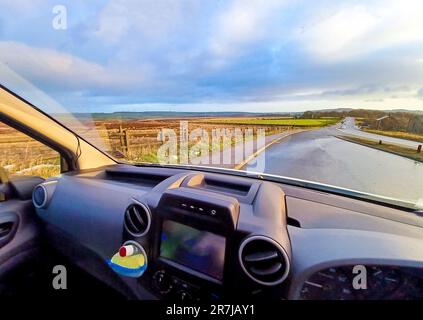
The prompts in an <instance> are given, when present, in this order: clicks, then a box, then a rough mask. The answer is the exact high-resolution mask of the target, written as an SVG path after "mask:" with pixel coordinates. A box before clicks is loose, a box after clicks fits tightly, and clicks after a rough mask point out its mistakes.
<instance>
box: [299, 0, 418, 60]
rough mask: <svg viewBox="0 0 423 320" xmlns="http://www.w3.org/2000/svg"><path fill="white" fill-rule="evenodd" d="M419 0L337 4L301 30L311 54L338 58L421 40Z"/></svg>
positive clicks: (302, 40) (385, 0)
mask: <svg viewBox="0 0 423 320" xmlns="http://www.w3.org/2000/svg"><path fill="white" fill-rule="evenodd" d="M422 30H423V1H421V0H404V1H395V0H383V1H381V0H379V1H373V2H368V1H366V2H364V3H363V4H357V5H351V6H347V7H345V6H344V7H341V8H340V9H339V10H338V11H336V12H335V13H334V14H333V15H331V16H330V17H325V18H322V20H321V21H319V22H318V23H316V24H315V25H313V26H312V27H310V28H309V29H308V30H306V31H305V32H304V34H303V35H302V37H301V39H300V41H301V42H302V44H303V46H304V47H305V48H306V50H307V51H308V52H310V53H311V54H312V55H313V56H314V57H315V58H317V59H319V60H323V61H326V62H330V61H341V60H348V59H350V58H355V57H357V56H360V55H364V54H368V53H371V52H374V51H376V50H380V49H389V48H392V47H394V46H398V45H404V44H411V43H416V42H420V43H422V42H423V32H422Z"/></svg>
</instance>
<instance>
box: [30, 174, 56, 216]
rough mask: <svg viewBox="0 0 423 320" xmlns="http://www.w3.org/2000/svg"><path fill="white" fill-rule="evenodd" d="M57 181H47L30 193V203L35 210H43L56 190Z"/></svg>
mask: <svg viewBox="0 0 423 320" xmlns="http://www.w3.org/2000/svg"><path fill="white" fill-rule="evenodd" d="M56 185H57V181H56V180H54V181H48V182H43V183H42V184H39V185H38V186H36V187H35V188H34V190H33V191H32V203H33V204H34V206H35V207H36V208H37V209H44V208H45V207H47V206H48V203H49V202H50V199H51V198H52V196H53V193H54V190H55V189H56Z"/></svg>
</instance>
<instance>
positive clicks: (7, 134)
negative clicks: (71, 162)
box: [0, 123, 60, 177]
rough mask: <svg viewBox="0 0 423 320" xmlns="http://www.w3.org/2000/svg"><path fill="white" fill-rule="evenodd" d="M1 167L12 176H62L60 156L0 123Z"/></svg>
mask: <svg viewBox="0 0 423 320" xmlns="http://www.w3.org/2000/svg"><path fill="white" fill-rule="evenodd" d="M0 166H1V167H3V168H4V169H6V170H7V171H8V172H9V174H11V175H35V176H41V177H50V176H56V175H58V174H60V157H59V154H58V153H57V152H56V151H54V150H52V149H50V148H48V147H46V146H44V145H43V144H41V143H39V142H38V141H35V140H33V139H31V138H29V137H27V136H26V135H24V134H22V133H20V132H18V131H16V130H15V129H13V128H10V127H8V126H6V125H4V124H2V123H0Z"/></svg>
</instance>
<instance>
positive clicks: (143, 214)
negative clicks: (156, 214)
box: [124, 203, 151, 237]
mask: <svg viewBox="0 0 423 320" xmlns="http://www.w3.org/2000/svg"><path fill="white" fill-rule="evenodd" d="M150 223H151V216H150V210H149V209H148V207H147V206H145V205H143V204H141V203H134V204H131V205H130V206H129V207H128V208H126V211H125V220H124V226H125V229H126V230H127V231H128V232H129V233H130V234H131V235H133V236H135V237H141V236H143V235H145V234H146V233H147V232H148V230H149V229H150Z"/></svg>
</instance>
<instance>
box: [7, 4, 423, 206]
mask: <svg viewBox="0 0 423 320" xmlns="http://www.w3.org/2000/svg"><path fill="white" fill-rule="evenodd" d="M0 6H1V10H0V84H1V85H2V86H3V87H4V88H7V89H9V90H11V91H12V92H14V93H16V94H17V95H19V96H21V97H22V98H24V99H26V100H27V101H29V102H30V103H32V104H33V105H35V106H36V107H38V108H39V109H41V110H43V111H44V112H46V113H47V114H48V115H50V116H51V117H53V118H55V119H57V120H58V121H59V122H61V123H63V124H64V125H66V126H67V127H68V128H70V129H71V130H72V131H74V132H75V133H76V134H78V135H79V136H80V137H82V138H83V139H85V140H87V141H89V142H90V143H91V144H93V145H94V146H96V147H97V148H98V149H100V150H101V151H103V152H105V153H107V154H109V155H110V156H111V157H113V158H114V159H116V160H117V161H121V162H127V163H132V164H142V163H157V164H163V165H181V164H183V165H195V166H207V167H212V168H228V169H234V170H239V171H254V172H259V173H265V174H270V175H274V176H280V177H288V178H294V179H298V180H306V181H311V182H313V183H318V184H326V185H330V186H334V187H338V188H343V189H349V190H356V191H359V192H362V193H368V194H372V195H376V196H379V197H381V198H385V199H394V200H399V201H402V202H403V203H406V204H407V206H409V207H411V208H414V209H422V208H423V163H422V162H423V151H422V144H423V32H422V30H423V2H422V1H419V0H415V1H411V0H410V1H394V0H388V1H386V0H383V1H382V0H373V1H368V0H366V1H364V0H363V1H360V0H359V1H336V2H335V1H279V0H278V1H273V0H269V1H261V0H260V1H256V0H251V1H239V0H229V1H190V0H188V1H170V0H169V1H167V0H160V1H131V0H127V1H126V0H122V1H62V2H61V4H60V5H59V4H58V3H57V1H49V0H43V1H7V2H6V1H3V2H2V4H1V5H0ZM17 16H19V17H20V19H16V17H17ZM1 143H13V137H10V141H5V140H4V139H3V140H1Z"/></svg>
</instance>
